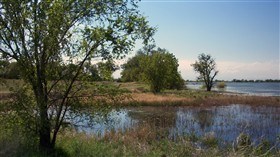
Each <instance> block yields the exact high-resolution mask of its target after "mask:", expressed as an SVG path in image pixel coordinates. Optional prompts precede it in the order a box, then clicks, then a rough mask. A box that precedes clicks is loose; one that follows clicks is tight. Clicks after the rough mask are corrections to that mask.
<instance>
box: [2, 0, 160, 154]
mask: <svg viewBox="0 0 280 157" xmlns="http://www.w3.org/2000/svg"><path fill="white" fill-rule="evenodd" d="M138 2H139V1H137V0H136V1H125V0H119V1H112V0H105V1H101V0H94V1H84V0H69V1H49V0H34V1H18V0H0V8H1V9H0V15H1V16H0V57H1V60H2V58H5V59H8V60H14V61H16V62H17V64H18V67H19V69H20V72H21V75H20V76H21V78H22V79H23V80H24V81H25V82H26V83H28V85H29V86H30V89H31V90H32V92H31V93H30V96H31V97H32V98H34V103H31V104H30V103H29V102H27V101H25V100H24V99H19V100H21V101H22V102H20V103H19V104H21V105H24V106H26V108H28V109H29V108H30V109H31V110H32V109H34V110H36V111H37V110H38V112H37V116H38V117H36V121H38V124H39V126H38V128H37V129H38V130H39V131H38V132H37V133H38V134H37V136H38V137H39V145H40V148H42V150H50V149H53V148H54V146H55V141H56V137H57V134H58V132H59V130H60V127H61V124H62V122H63V119H64V116H65V113H66V111H67V110H68V109H69V108H70V106H71V104H74V103H72V102H73V100H75V97H76V95H77V93H79V91H81V89H82V88H83V85H82V83H81V82H82V81H83V79H84V77H83V76H81V75H80V74H81V73H83V70H84V69H83V68H84V64H85V62H86V61H90V60H91V59H94V58H102V59H108V58H122V57H124V56H125V55H126V54H127V53H128V52H130V51H131V49H132V48H133V45H134V44H135V41H136V40H137V39H142V40H143V43H144V44H147V43H148V42H149V41H151V36H152V35H153V34H154V32H155V29H154V28H152V27H150V26H149V25H148V21H147V20H146V18H145V17H143V16H142V15H141V14H140V12H139V11H138ZM106 77H107V74H106ZM77 80H79V81H80V82H79V83H77V84H76V83H75V82H76V81H77ZM22 94H23V93H22ZM22 96H24V95H22ZM28 105H29V106H28ZM34 105H35V106H34ZM34 107H35V108H34ZM48 109H53V110H55V111H53V112H50V113H49V111H48ZM30 125H32V123H31V124H30Z"/></svg>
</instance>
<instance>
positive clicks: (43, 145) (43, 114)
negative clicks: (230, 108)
mask: <svg viewBox="0 0 280 157" xmlns="http://www.w3.org/2000/svg"><path fill="white" fill-rule="evenodd" d="M50 132H51V130H50V122H49V119H48V115H47V109H46V108H43V106H42V108H41V109H40V126H39V146H40V149H41V150H43V151H49V150H51V149H52V145H51V136H50Z"/></svg>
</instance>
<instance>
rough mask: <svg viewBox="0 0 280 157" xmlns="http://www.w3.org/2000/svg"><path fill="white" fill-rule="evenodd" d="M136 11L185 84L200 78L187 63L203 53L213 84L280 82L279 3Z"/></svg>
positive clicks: (157, 6)
mask: <svg viewBox="0 0 280 157" xmlns="http://www.w3.org/2000/svg"><path fill="white" fill-rule="evenodd" d="M139 9H140V11H141V12H142V13H143V15H144V16H146V17H147V19H148V21H149V22H150V25H151V26H154V27H157V32H156V34H155V36H154V39H155V43H156V45H157V46H158V47H161V48H165V49H167V50H169V52H170V53H173V54H174V55H175V56H176V57H177V59H178V61H179V65H180V66H179V71H180V72H181V75H182V77H183V78H184V79H189V80H195V79H196V77H197V76H198V74H197V73H195V72H194V71H193V69H192V67H191V66H190V64H192V63H194V62H195V60H197V57H198V55H199V54H201V53H206V54H210V55H211V56H212V57H213V58H215V61H216V63H217V69H218V70H219V74H218V76H217V79H222V80H232V79H280V69H279V66H280V63H279V60H280V57H279V0H142V1H141V2H140V3H139ZM141 47H142V45H140V44H137V45H136V47H135V51H136V50H138V49H140V48H141ZM134 54H135V52H133V53H132V54H131V55H130V56H129V57H131V56H133V55H134ZM124 62H125V61H119V62H118V63H124ZM115 76H117V77H118V76H119V72H117V73H116V74H115Z"/></svg>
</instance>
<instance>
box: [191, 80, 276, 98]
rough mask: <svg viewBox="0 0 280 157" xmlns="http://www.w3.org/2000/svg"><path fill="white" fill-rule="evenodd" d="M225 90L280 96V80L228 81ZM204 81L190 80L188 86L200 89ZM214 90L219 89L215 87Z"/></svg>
mask: <svg viewBox="0 0 280 157" xmlns="http://www.w3.org/2000/svg"><path fill="white" fill-rule="evenodd" d="M226 85H227V87H226V88H225V91H227V92H234V93H243V94H249V95H259V96H280V83H279V82H262V83H261V82H260V83H257V82H256V83H254V82H248V83H243V82H227V83H226ZM201 86H202V83H198V82H188V83H187V87H188V88H190V89H200V88H201ZM214 90H218V89H217V88H214Z"/></svg>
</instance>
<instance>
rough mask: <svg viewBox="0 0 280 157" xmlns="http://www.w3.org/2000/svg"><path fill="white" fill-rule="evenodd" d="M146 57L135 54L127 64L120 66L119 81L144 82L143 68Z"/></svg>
mask: <svg viewBox="0 0 280 157" xmlns="http://www.w3.org/2000/svg"><path fill="white" fill-rule="evenodd" d="M145 60H146V55H144V54H139V53H138V54H136V55H135V56H134V57H132V58H130V59H128V61H127V63H125V64H123V65H122V69H123V71H122V72H121V80H122V81H123V82H133V81H137V82H138V81H144V80H145V75H144V69H145V68H144V67H145V65H146V64H147V63H145Z"/></svg>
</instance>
